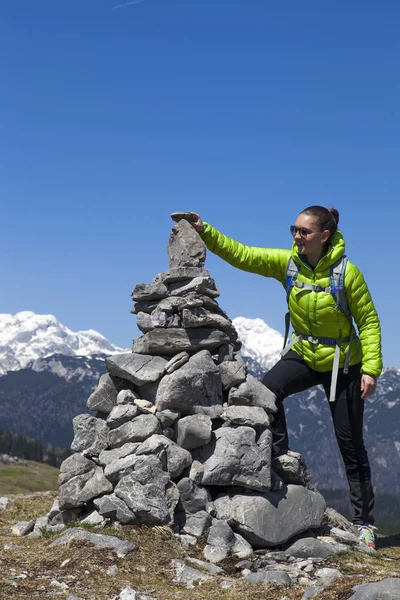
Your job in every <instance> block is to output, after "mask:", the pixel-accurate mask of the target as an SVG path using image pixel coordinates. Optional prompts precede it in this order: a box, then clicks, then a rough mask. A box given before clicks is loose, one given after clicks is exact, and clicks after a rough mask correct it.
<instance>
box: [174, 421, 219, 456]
mask: <svg viewBox="0 0 400 600" xmlns="http://www.w3.org/2000/svg"><path fill="white" fill-rule="evenodd" d="M211 429H212V420H211V418H210V417H209V416H207V415H201V414H198V415H188V416H187V417H183V418H182V419H179V421H178V422H177V423H176V443H177V444H178V446H181V447H182V448H186V449H187V450H193V448H198V447H199V446H204V445H205V444H208V442H209V441H210V439H211Z"/></svg>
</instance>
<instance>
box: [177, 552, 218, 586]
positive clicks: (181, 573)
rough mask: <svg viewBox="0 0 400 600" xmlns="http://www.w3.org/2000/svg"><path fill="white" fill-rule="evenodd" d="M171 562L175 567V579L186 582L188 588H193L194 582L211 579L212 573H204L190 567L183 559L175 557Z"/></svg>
mask: <svg viewBox="0 0 400 600" xmlns="http://www.w3.org/2000/svg"><path fill="white" fill-rule="evenodd" d="M171 563H172V565H173V566H174V567H175V577H174V579H173V581H176V582H178V583H185V584H186V588H187V589H189V588H193V587H194V585H193V584H194V582H197V583H203V582H204V581H208V580H209V579H211V577H210V575H206V573H202V572H201V571H198V570H197V569H194V568H193V567H189V566H188V565H187V564H186V563H184V562H183V561H181V560H176V559H173V560H172V561H171Z"/></svg>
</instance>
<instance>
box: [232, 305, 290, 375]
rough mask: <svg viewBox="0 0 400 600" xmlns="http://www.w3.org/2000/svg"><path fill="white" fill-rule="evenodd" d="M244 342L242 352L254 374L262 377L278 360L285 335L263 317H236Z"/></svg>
mask: <svg viewBox="0 0 400 600" xmlns="http://www.w3.org/2000/svg"><path fill="white" fill-rule="evenodd" d="M232 323H233V325H234V326H235V329H236V331H237V332H238V335H239V339H240V341H241V342H242V348H241V350H240V354H241V355H242V356H243V358H244V359H245V361H246V363H247V365H248V367H249V369H250V370H251V372H252V374H253V375H254V376H255V377H257V378H261V376H262V374H263V373H266V372H267V371H269V370H270V368H271V367H272V366H273V365H274V364H275V363H276V362H278V360H279V358H280V352H281V350H282V347H283V336H282V335H281V334H280V333H279V332H278V331H275V329H272V328H271V327H269V325H267V324H266V323H265V322H264V321H263V320H262V319H246V318H245V317H236V318H235V319H233V321H232Z"/></svg>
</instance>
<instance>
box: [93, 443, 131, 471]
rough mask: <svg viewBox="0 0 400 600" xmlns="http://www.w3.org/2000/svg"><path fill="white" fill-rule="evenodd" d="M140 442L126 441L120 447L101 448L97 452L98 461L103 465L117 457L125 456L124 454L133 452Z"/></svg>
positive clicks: (127, 454)
mask: <svg viewBox="0 0 400 600" xmlns="http://www.w3.org/2000/svg"><path fill="white" fill-rule="evenodd" d="M139 445H140V442H136V443H133V442H128V443H126V444H124V445H123V446H121V447H120V448H114V450H103V452H100V454H99V463H100V464H101V465H102V466H103V467H105V466H106V465H109V464H110V463H111V462H113V461H114V460H117V459H119V458H125V456H129V455H130V454H134V453H135V451H136V449H137V448H138V447H139Z"/></svg>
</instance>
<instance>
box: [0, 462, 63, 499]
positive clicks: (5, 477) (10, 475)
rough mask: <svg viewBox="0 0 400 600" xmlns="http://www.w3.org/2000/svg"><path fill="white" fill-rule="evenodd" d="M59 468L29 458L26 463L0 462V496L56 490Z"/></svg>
mask: <svg viewBox="0 0 400 600" xmlns="http://www.w3.org/2000/svg"><path fill="white" fill-rule="evenodd" d="M58 474H59V470H58V469H56V468H55V467H51V466H50V465H46V464H43V463H37V462H34V461H31V460H28V461H26V464H21V465H7V464H2V463H0V496H7V495H9V494H28V493H30V492H44V491H47V490H57V489H58V485H57V479H58Z"/></svg>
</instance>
